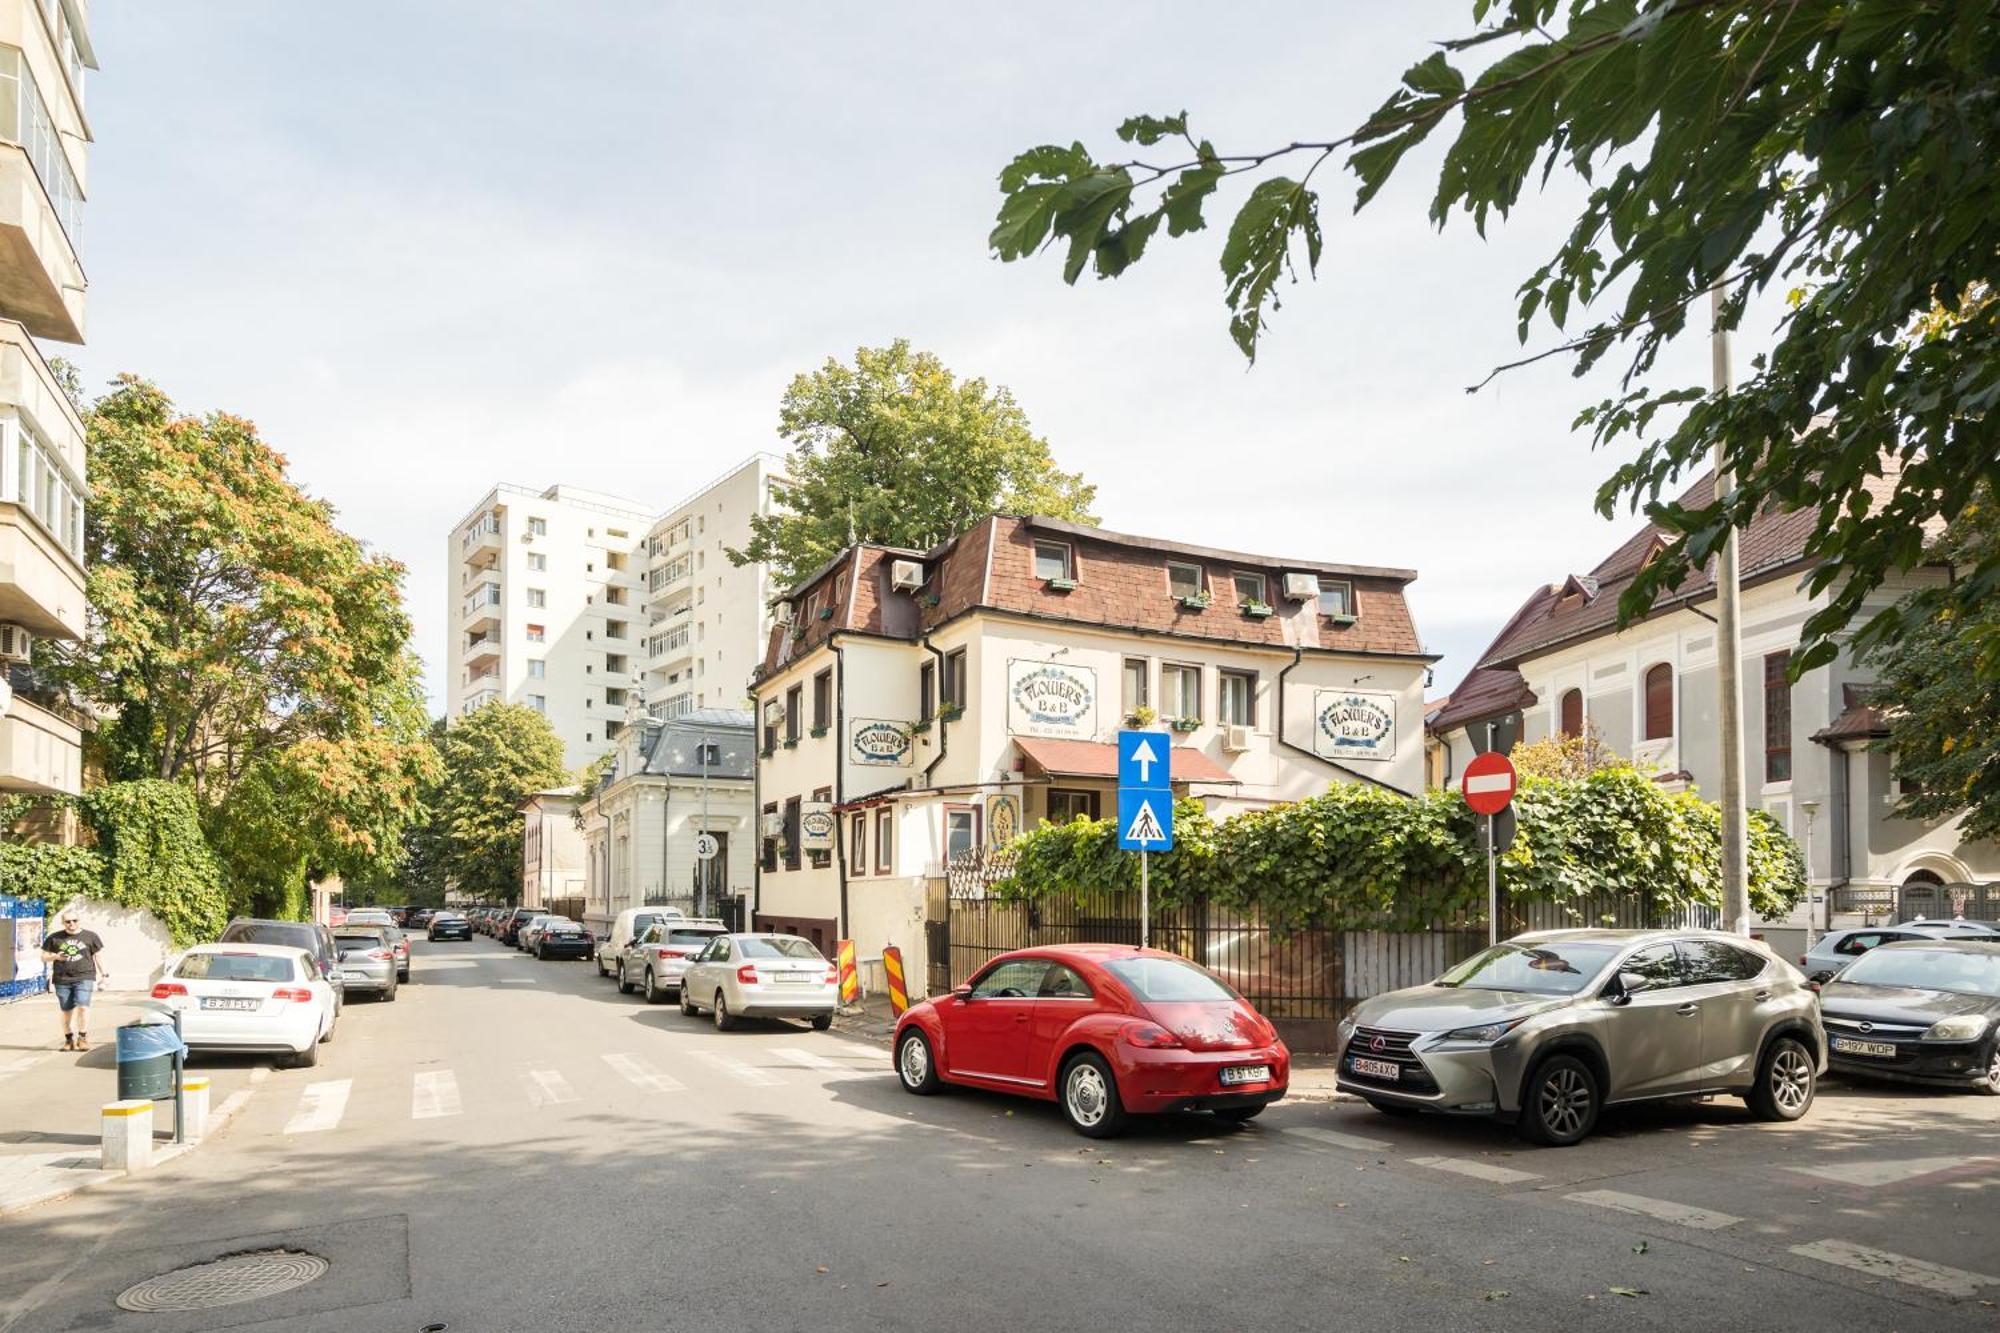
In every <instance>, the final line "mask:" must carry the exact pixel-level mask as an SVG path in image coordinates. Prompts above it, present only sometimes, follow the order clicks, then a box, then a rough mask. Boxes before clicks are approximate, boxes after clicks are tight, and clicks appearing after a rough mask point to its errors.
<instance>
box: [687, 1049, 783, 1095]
mask: <svg viewBox="0 0 2000 1333" xmlns="http://www.w3.org/2000/svg"><path fill="white" fill-rule="evenodd" d="M694 1056H695V1058H696V1059H698V1060H703V1061H706V1062H707V1063H709V1064H711V1065H713V1066H715V1067H716V1068H717V1069H720V1070H721V1071H722V1072H723V1073H725V1074H728V1075H729V1076H730V1077H732V1078H734V1079H736V1080H737V1081H738V1082H741V1083H748V1084H749V1085H750V1086H751V1087H754V1088H779V1087H783V1086H784V1083H785V1080H783V1079H781V1078H779V1077H778V1076H777V1075H776V1074H768V1073H766V1072H764V1071H763V1070H761V1069H757V1068H754V1067H752V1066H750V1065H746V1064H744V1063H743V1062H742V1061H741V1060H737V1059H734V1058H732V1057H730V1056H727V1055H718V1054H716V1053H715V1052H714V1051H696V1052H694Z"/></svg>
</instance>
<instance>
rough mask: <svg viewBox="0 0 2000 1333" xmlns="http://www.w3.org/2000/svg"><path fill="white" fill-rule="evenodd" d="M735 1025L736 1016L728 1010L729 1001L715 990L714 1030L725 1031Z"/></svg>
mask: <svg viewBox="0 0 2000 1333" xmlns="http://www.w3.org/2000/svg"><path fill="white" fill-rule="evenodd" d="M735 1026H736V1016H735V1015H734V1014H732V1013H730V1012H729V1001H728V1000H726V999H724V998H723V996H722V992H721V991H717V992H716V993H715V1030H716V1031H717V1032H727V1031H729V1029H731V1028H733V1027H735Z"/></svg>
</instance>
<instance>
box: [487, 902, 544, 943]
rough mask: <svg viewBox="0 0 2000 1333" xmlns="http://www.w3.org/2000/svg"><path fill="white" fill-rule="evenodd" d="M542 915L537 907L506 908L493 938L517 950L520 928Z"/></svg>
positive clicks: (519, 941)
mask: <svg viewBox="0 0 2000 1333" xmlns="http://www.w3.org/2000/svg"><path fill="white" fill-rule="evenodd" d="M542 915H545V913H543V911H542V909H541V908H539V907H513V908H508V909H506V913H505V915H503V916H502V917H501V918H500V922H499V925H498V927H497V928H496V929H495V930H494V938H496V939H498V940H499V941H500V942H501V943H502V944H507V945H512V946H514V947H516V948H518V947H520V943H521V927H522V926H525V925H527V924H528V922H529V920H530V919H531V918H534V917H538V916H542Z"/></svg>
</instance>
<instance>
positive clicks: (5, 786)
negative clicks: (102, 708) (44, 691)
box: [0, 672, 83, 796]
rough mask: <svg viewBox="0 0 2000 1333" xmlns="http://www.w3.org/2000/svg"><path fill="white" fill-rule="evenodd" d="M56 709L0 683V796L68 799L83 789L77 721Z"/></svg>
mask: <svg viewBox="0 0 2000 1333" xmlns="http://www.w3.org/2000/svg"><path fill="white" fill-rule="evenodd" d="M14 675H15V677H16V678H17V679H18V678H19V677H20V675H21V673H20V672H15V673H14ZM58 707H60V705H59V704H58V703H57V701H56V700H54V699H48V700H47V701H46V706H45V704H44V703H42V702H37V700H36V699H32V698H30V697H28V695H27V694H26V693H23V692H22V691H21V690H20V689H16V688H13V687H11V686H8V685H6V684H4V683H0V791H11V792H41V793H50V794H65V795H70V796H74V795H76V794H77V793H79V792H81V791H82V790H83V728H82V726H81V725H80V724H81V722H82V720H83V719H82V717H81V715H80V714H77V713H74V712H72V711H70V710H69V709H67V708H62V710H61V711H57V709H58Z"/></svg>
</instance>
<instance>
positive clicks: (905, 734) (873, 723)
mask: <svg viewBox="0 0 2000 1333" xmlns="http://www.w3.org/2000/svg"><path fill="white" fill-rule="evenodd" d="M847 752H848V759H849V761H850V762H852V763H856V764H867V765H870V766H872V767H876V768H908V767H909V766H910V724H909V723H907V722H892V721H890V720H889V719H887V718H880V717H857V718H855V719H854V721H853V723H852V724H851V726H850V728H849V731H848V746H847Z"/></svg>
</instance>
